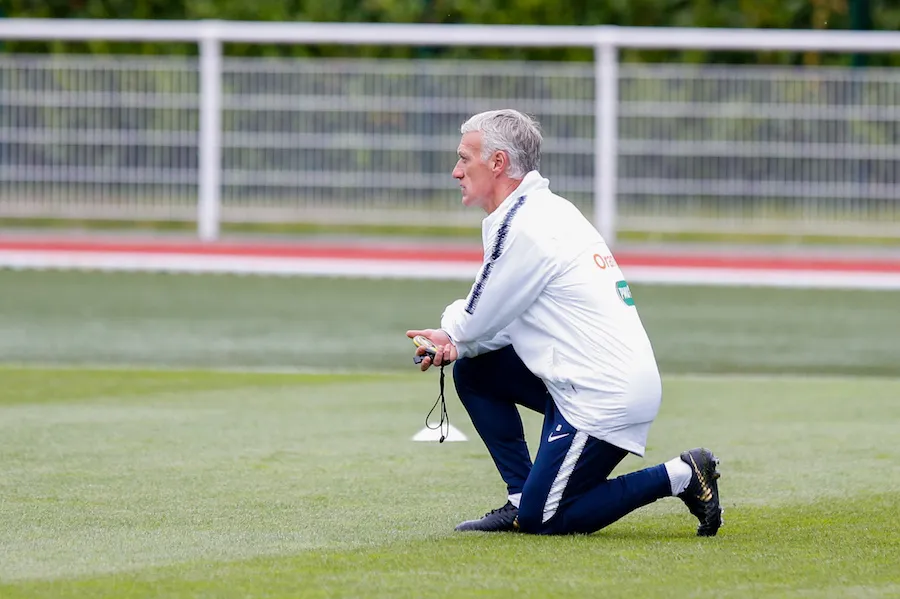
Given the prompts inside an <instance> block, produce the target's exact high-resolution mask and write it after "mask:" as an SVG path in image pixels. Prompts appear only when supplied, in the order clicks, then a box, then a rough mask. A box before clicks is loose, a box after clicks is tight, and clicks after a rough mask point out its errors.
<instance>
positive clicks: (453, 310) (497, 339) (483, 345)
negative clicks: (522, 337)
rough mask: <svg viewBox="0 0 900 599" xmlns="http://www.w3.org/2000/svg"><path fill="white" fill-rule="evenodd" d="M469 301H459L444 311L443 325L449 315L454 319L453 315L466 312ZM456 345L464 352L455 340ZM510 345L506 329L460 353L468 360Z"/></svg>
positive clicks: (474, 343) (476, 342)
mask: <svg viewBox="0 0 900 599" xmlns="http://www.w3.org/2000/svg"><path fill="white" fill-rule="evenodd" d="M467 301H468V299H459V300H456V301H455V302H453V303H452V304H450V305H449V306H447V308H446V309H445V310H444V313H443V314H442V315H441V323H442V324H443V323H445V322H446V321H445V320H444V319H445V318H447V316H448V315H450V316H451V318H452V315H453V314H458V313H460V312H462V311H464V310H465V306H466V302H467ZM445 332H446V329H445ZM448 334H449V333H448ZM454 343H455V344H456V346H457V350H460V351H462V350H461V348H460V344H459V342H458V341H456V339H454ZM510 343H511V340H510V338H509V333H507V331H506V329H502V330H501V331H499V332H498V333H497V334H496V335H494V336H493V337H492V338H490V339H483V340H479V341H475V342H473V343H469V344H467V345H466V347H465V348H464V349H465V353H464V354H463V353H460V357H463V358H467V357H472V356H479V355H481V354H484V353H487V352H491V351H494V350H497V349H500V348H501V347H506V346H507V345H509V344H510Z"/></svg>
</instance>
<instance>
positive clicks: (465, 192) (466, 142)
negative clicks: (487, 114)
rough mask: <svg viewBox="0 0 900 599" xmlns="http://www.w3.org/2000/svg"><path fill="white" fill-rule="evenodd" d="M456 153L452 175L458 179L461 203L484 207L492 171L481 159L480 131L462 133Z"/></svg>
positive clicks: (492, 180)
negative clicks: (457, 157) (457, 158)
mask: <svg viewBox="0 0 900 599" xmlns="http://www.w3.org/2000/svg"><path fill="white" fill-rule="evenodd" d="M457 153H458V154H459V160H458V161H457V162H456V167H455V168H454V169H453V177H454V178H455V179H456V180H458V181H459V187H460V190H461V191H462V203H463V204H464V205H465V206H470V207H471V206H477V207H479V208H484V206H485V203H486V202H487V201H488V200H489V199H490V197H491V191H492V189H493V184H494V173H493V171H492V170H491V167H490V165H489V164H488V163H487V162H485V161H483V160H482V159H481V132H480V131H471V132H469V133H466V134H465V135H463V136H462V140H460V143H459V148H457Z"/></svg>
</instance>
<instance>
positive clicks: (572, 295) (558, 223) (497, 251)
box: [407, 110, 722, 536]
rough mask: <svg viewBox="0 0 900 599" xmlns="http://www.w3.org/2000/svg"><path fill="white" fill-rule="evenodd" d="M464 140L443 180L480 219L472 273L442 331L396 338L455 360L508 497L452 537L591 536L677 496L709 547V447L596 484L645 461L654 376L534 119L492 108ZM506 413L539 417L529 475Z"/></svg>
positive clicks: (608, 262) (641, 337) (609, 264)
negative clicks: (553, 170)
mask: <svg viewBox="0 0 900 599" xmlns="http://www.w3.org/2000/svg"><path fill="white" fill-rule="evenodd" d="M461 133H462V140H461V142H460V144H459V148H458V153H459V161H458V162H457V164H456V167H455V168H454V169H453V176H454V177H455V178H456V179H457V180H458V181H459V185H460V188H461V190H462V201H463V204H465V205H466V206H473V207H479V208H481V209H483V210H484V211H485V212H486V213H487V216H486V217H485V219H484V221H483V226H482V234H483V242H484V263H483V265H482V267H481V271H480V272H479V274H478V277H477V279H476V281H475V282H474V284H473V285H472V288H471V291H470V292H469V294H468V296H467V297H466V298H463V299H460V300H457V301H456V302H454V303H452V304H451V305H449V306H447V308H446V309H445V310H444V313H443V316H442V318H441V328H440V329H425V330H411V331H407V335H408V336H409V337H414V336H415V335H425V336H426V337H428V338H429V339H430V340H431V341H432V342H433V343H434V344H435V345H436V346H437V351H436V354H435V356H434V359H433V360H432V359H431V358H429V357H426V358H425V359H424V360H423V361H422V365H421V367H422V369H423V370H427V369H428V368H429V367H430V366H431V365H432V364H434V365H442V364H448V363H451V362H454V361H455V362H456V364H455V366H454V371H453V374H454V381H455V385H456V389H457V393H458V394H459V398H460V400H461V402H462V404H463V405H464V406H465V408H466V410H467V412H468V413H469V416H470V417H471V419H472V423H473V424H474V426H475V429H476V430H477V431H478V434H479V435H480V436H481V438H482V440H483V441H484V443H485V445H486V446H487V449H488V451H489V453H490V454H491V457H492V458H493V460H494V463H495V465H496V466H497V469H498V470H499V472H500V475H501V477H502V478H503V480H504V481H505V482H506V485H507V493H508V496H507V502H506V504H505V505H504V506H503V507H501V508H498V509H496V510H493V511H491V512H489V513H488V514H486V515H485V516H484V517H483V518H480V519H478V520H470V521H467V522H463V523H462V524H460V525H459V526H457V530H481V531H503V530H510V531H511V530H519V531H521V532H526V533H535V534H564V533H590V532H594V531H596V530H599V529H601V528H603V527H604V526H607V525H609V524H611V523H613V522H615V521H616V520H618V519H619V518H621V517H623V516H625V515H626V514H628V513H630V512H632V511H634V510H635V509H637V508H639V507H641V506H644V505H647V504H649V503H652V502H654V501H656V500H658V499H661V498H663V497H669V496H677V497H680V498H681V499H682V500H683V501H684V502H685V504H686V505H687V506H688V508H689V510H690V511H691V513H692V514H693V515H694V516H696V517H697V519H698V520H699V521H700V524H699V526H698V529H697V534H699V535H702V536H712V535H715V534H716V532H717V531H718V530H719V527H720V526H721V524H722V515H721V514H722V509H721V507H720V504H719V492H718V483H717V479H718V478H719V473H718V471H717V464H718V459H717V458H716V457H715V456H714V455H713V454H712V453H711V452H710V451H709V450H707V449H702V448H700V449H693V450H690V451H685V452H684V453H682V454H681V455H680V456H679V457H677V458H673V459H672V460H670V461H668V462H666V463H665V464H659V465H657V466H653V467H651V468H646V469H644V470H640V471H638V472H632V473H630V474H626V475H623V476H619V477H617V478H614V479H609V478H608V477H609V475H610V474H611V473H612V471H613V469H614V468H615V467H616V466H617V465H618V464H619V463H620V462H621V461H622V459H623V458H624V457H625V456H626V455H628V453H634V454H636V455H640V456H642V455H643V454H644V450H645V445H646V440H647V435H648V433H649V430H650V425H651V423H652V422H653V421H654V419H655V418H656V416H657V413H658V411H659V406H660V402H661V395H662V391H661V382H660V375H659V371H658V369H657V365H656V359H655V356H654V353H653V348H652V346H651V344H650V341H649V339H648V337H647V334H646V332H645V330H644V327H643V325H642V323H641V320H640V318H639V316H638V313H637V308H636V306H635V302H634V299H633V298H632V296H631V290H630V289H629V287H628V283H627V282H626V279H625V276H624V275H623V273H622V271H621V269H620V268H619V266H618V264H617V263H616V261H615V258H614V257H613V254H612V252H611V251H610V249H609V247H607V245H606V243H605V241H604V240H603V238H602V237H601V236H600V234H599V233H598V232H597V231H596V229H595V228H594V227H593V226H592V225H591V224H590V222H588V220H587V219H585V218H584V216H583V215H582V214H581V213H580V212H579V211H578V209H577V208H575V206H574V205H572V204H571V203H570V202H568V201H567V200H565V199H564V198H562V197H560V196H558V195H556V194H554V193H553V192H551V191H550V189H549V181H548V180H547V179H545V178H543V177H542V176H541V175H540V173H539V172H538V166H539V163H540V156H541V144H542V136H541V131H540V127H539V125H538V123H537V122H535V121H534V120H532V119H531V118H529V117H528V116H526V115H523V114H521V113H519V112H517V111H515V110H497V111H490V112H485V113H481V114H477V115H475V116H473V117H471V118H470V119H469V120H468V121H466V123H465V124H463V126H462V128H461ZM424 352H425V350H424V348H421V347H420V348H419V349H418V350H417V353H418V354H419V355H424ZM517 404H518V405H521V406H525V407H526V408H530V409H532V410H535V411H537V412H540V413H542V414H544V427H543V432H542V433H541V443H540V447H539V449H538V452H537V457H536V458H535V461H534V463H533V464H532V462H531V458H530V455H529V452H528V448H527V446H526V444H525V437H524V432H523V428H522V421H521V418H520V416H519V412H518V408H517V407H516V405H517Z"/></svg>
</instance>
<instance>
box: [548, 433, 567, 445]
mask: <svg viewBox="0 0 900 599" xmlns="http://www.w3.org/2000/svg"><path fill="white" fill-rule="evenodd" d="M568 436H569V433H563V434H561V435H550V436H549V437H547V443H553V442H554V441H556V440H557V439H562V438H563V437H568Z"/></svg>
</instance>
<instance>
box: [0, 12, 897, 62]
mask: <svg viewBox="0 0 900 599" xmlns="http://www.w3.org/2000/svg"><path fill="white" fill-rule="evenodd" d="M2 4H3V6H4V8H5V12H6V15H7V16H8V17H38V18H41V17H50V18H95V19H227V20H247V21H314V22H326V21H327V22H399V23H483V24H542V25H599V24H610V25H630V26H654V27H666V26H693V27H738V28H746V27H762V28H781V29H849V28H852V27H854V26H858V25H859V24H860V23H867V22H870V24H871V27H872V28H873V29H879V30H889V31H896V30H898V29H900V2H898V1H897V0H605V1H602V2H598V1H596V0H565V1H558V0H253V1H250V2H248V1H247V0H3V2H2ZM861 10H862V11H864V13H866V14H864V15H862V17H861V12H860V11H861ZM63 47H64V48H65V49H66V50H67V51H70V52H72V51H89V52H129V53H141V54H153V53H157V52H165V53H167V54H170V53H172V52H173V51H176V52H182V53H193V52H195V51H196V49H195V48H194V47H193V45H190V44H186V45H183V46H179V47H178V49H175V48H174V46H173V45H172V44H168V45H165V46H161V45H158V44H115V45H113V44H107V43H90V44H79V43H67V44H65V45H64V46H62V45H60V44H54V45H50V44H43V43H42V44H33V43H22V42H16V43H8V44H7V45H6V48H7V49H9V50H17V51H46V50H48V49H49V50H53V49H60V50H61V49H63ZM226 51H227V53H228V54H230V55H260V54H276V55H294V56H297V55H300V56H302V55H332V56H333V55H356V56H385V55H389V56H398V55H399V56H416V55H422V54H423V50H422V49H415V48H399V49H398V48H383V47H382V48H323V47H317V48H310V47H308V46H303V47H286V46H278V47H260V46H247V45H240V46H239V45H229V46H228V48H227V49H226ZM424 53H427V54H428V55H429V56H434V55H446V56H451V57H453V56H467V57H472V56H478V57H491V58H499V57H503V56H510V57H516V58H525V57H528V58H537V59H579V58H582V59H587V58H589V56H590V51H586V50H577V49H569V50H567V49H551V50H540V49H523V50H519V51H515V50H512V51H511V50H507V49H492V50H491V49H478V48H474V49H467V50H464V51H463V50H460V49H442V48H434V49H427V50H425V51H424ZM672 58H675V56H674V55H673V53H671V52H642V53H637V52H627V53H626V55H625V59H626V60H638V61H642V60H660V59H672ZM677 58H678V59H680V60H687V61H689V62H762V63H823V64H830V63H842V64H849V62H850V61H851V57H849V56H839V57H829V56H822V55H818V54H803V55H798V54H750V53H731V54H729V53H721V52H716V53H706V52H689V53H679V56H678V57H677ZM885 60H887V57H876V62H877V61H882V62H883V61H885Z"/></svg>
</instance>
